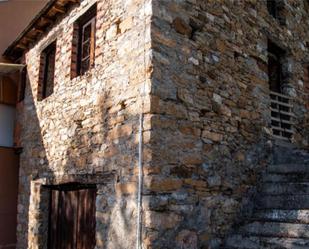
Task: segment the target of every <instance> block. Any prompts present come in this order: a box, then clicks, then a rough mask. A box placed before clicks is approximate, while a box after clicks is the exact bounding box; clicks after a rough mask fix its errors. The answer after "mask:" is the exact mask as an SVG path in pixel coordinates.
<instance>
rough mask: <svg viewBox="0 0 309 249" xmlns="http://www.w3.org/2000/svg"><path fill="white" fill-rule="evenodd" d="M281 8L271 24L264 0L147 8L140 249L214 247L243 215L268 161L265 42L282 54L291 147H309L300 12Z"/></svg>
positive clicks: (162, 1)
mask: <svg viewBox="0 0 309 249" xmlns="http://www.w3.org/2000/svg"><path fill="white" fill-rule="evenodd" d="M284 2H285V5H284V16H285V18H286V24H285V25H280V24H279V22H278V21H277V20H275V19H274V18H273V17H272V16H270V15H269V13H268V11H267V8H266V1H232V0H231V1H212V0H210V1H205V0H181V1H179V0H177V1H176V0H171V1H167V0H158V1H153V19H152V28H151V37H152V55H153V68H154V71H153V75H152V85H151V86H152V88H151V92H152V95H151V112H152V114H153V115H152V118H151V126H152V133H151V148H152V161H151V166H152V167H151V171H147V172H146V173H145V198H144V201H145V216H144V219H145V231H144V232H145V236H146V238H145V245H146V248H156V249H157V248H165V249H167V248H192V249H193V248H217V247H218V246H219V245H220V243H221V240H222V238H223V237H224V235H225V234H226V233H227V232H228V231H229V230H230V229H231V226H232V224H234V223H236V222H238V221H239V219H238V216H239V213H240V212H241V210H242V209H247V210H249V207H250V198H251V197H250V193H253V192H254V191H253V190H254V188H252V186H254V185H255V184H256V182H257V175H258V174H257V173H258V172H260V171H261V170H262V169H263V168H264V167H265V165H266V164H267V163H268V162H269V161H270V159H271V158H270V155H271V153H270V149H271V136H270V134H271V129H270V123H271V122H270V108H269V107H270V97H269V85H268V75H267V62H268V61H267V60H268V57H267V42H268V39H270V40H272V41H273V42H275V43H276V44H277V45H278V46H280V47H282V48H284V49H285V50H286V54H287V57H286V63H285V65H284V70H285V71H286V72H287V79H286V80H287V82H285V83H288V85H287V86H288V87H287V88H286V92H287V93H288V94H289V95H291V96H293V97H294V102H295V103H294V106H295V108H294V109H295V110H294V113H295V115H296V119H295V121H296V125H295V130H296V134H295V136H294V142H295V143H297V144H300V145H306V143H308V135H307V137H306V136H305V133H306V132H308V130H305V129H304V123H305V121H304V120H305V115H306V111H305V109H304V102H305V101H306V99H305V96H304V94H303V88H302V85H303V83H302V81H303V80H302V79H303V76H304V71H303V66H304V63H306V62H307V60H308V59H307V58H308V55H309V54H308V39H309V36H308V24H309V19H308V9H306V6H305V3H304V1H292V0H291V1H284ZM307 101H308V99H307ZM146 203H147V205H146ZM147 245H148V247H147Z"/></svg>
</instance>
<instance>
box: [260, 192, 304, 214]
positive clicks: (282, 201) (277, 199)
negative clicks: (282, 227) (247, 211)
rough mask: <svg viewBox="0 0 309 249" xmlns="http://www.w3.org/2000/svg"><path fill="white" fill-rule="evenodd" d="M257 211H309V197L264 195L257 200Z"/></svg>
mask: <svg viewBox="0 0 309 249" xmlns="http://www.w3.org/2000/svg"><path fill="white" fill-rule="evenodd" d="M256 208H257V209H284V210H291V209H309V195H264V196H260V197H259V198H257V200H256Z"/></svg>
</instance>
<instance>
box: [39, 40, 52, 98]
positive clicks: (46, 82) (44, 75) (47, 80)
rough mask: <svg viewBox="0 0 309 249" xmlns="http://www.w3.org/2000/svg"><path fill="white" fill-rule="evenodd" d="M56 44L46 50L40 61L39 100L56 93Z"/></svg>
mask: <svg viewBox="0 0 309 249" xmlns="http://www.w3.org/2000/svg"><path fill="white" fill-rule="evenodd" d="M55 58H56V42H53V43H52V44H50V45H49V46H48V47H47V48H45V49H44V50H43V52H42V54H41V59H40V73H39V75H40V76H39V86H38V99H39V100H43V99H45V98H47V97H48V96H50V95H51V94H52V93H53V92H54V77H55Z"/></svg>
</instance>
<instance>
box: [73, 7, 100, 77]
mask: <svg viewBox="0 0 309 249" xmlns="http://www.w3.org/2000/svg"><path fill="white" fill-rule="evenodd" d="M96 17H97V5H96V4H94V5H93V6H92V7H90V9H89V10H88V11H87V12H86V13H85V14H83V15H82V16H81V17H80V18H78V20H77V21H76V22H75V23H74V31H73V44H72V65H71V78H72V79H73V78H75V77H77V76H80V75H84V74H85V73H86V72H87V71H89V70H90V69H91V68H93V67H94V63H95V43H96V35H95V33H96ZM89 25H90V36H89V37H88V39H86V40H84V32H85V29H86V28H87V27H88V26H89ZM87 43H90V44H89V54H87V55H86V56H83V55H84V48H85V46H84V45H85V44H87ZM87 60H89V66H88V67H87V68H85V69H84V68H83V63H84V62H85V61H87Z"/></svg>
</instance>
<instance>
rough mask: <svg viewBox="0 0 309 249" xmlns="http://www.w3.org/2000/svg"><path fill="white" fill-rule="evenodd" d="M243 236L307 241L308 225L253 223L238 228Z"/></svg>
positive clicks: (308, 237) (308, 234)
mask: <svg viewBox="0 0 309 249" xmlns="http://www.w3.org/2000/svg"><path fill="white" fill-rule="evenodd" d="M239 231H240V233H241V234H245V235H254V236H263V237H280V238H282V237H284V238H302V239H309V225H308V224H294V223H283V222H259V221H255V222H252V223H249V224H246V225H244V226H242V227H241V228H240V230H239Z"/></svg>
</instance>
